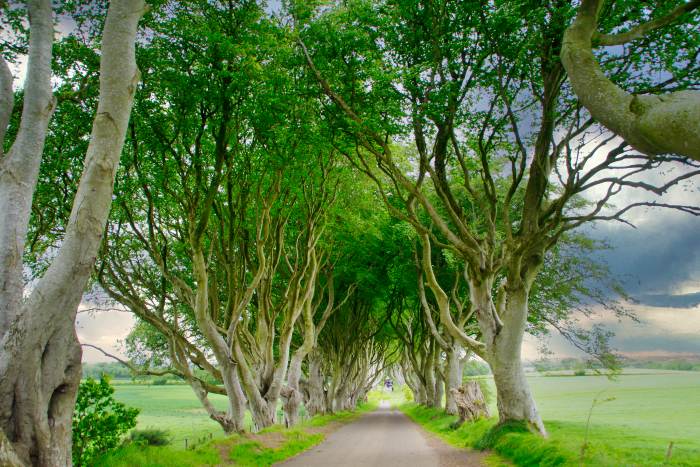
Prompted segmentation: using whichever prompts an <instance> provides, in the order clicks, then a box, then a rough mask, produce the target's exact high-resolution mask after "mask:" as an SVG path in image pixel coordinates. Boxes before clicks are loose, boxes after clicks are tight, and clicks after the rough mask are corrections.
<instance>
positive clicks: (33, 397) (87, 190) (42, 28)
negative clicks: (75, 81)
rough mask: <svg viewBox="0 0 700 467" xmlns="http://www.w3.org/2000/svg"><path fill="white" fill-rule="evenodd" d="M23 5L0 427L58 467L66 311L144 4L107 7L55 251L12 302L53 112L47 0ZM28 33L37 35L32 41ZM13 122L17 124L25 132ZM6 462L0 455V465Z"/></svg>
mask: <svg viewBox="0 0 700 467" xmlns="http://www.w3.org/2000/svg"><path fill="white" fill-rule="evenodd" d="M30 11H31V13H30V20H31V22H32V23H31V24H32V26H31V32H32V35H33V36H34V37H35V41H34V42H30V61H31V60H32V57H33V61H31V62H30V68H31V69H32V70H34V71H33V73H35V75H37V76H38V78H37V81H36V82H34V81H33V79H34V78H31V79H30V76H29V75H28V78H27V86H28V87H29V88H28V90H32V89H34V86H37V87H39V89H38V90H36V91H31V92H30V95H29V96H26V97H25V109H26V113H25V110H24V109H23V113H22V124H21V126H20V133H19V134H18V137H17V140H16V141H15V143H14V144H13V147H12V149H11V151H10V152H11V153H12V154H8V156H7V158H6V159H3V172H2V178H1V179H0V207H2V209H0V212H2V214H3V216H8V218H11V217H12V216H14V215H19V216H20V219H21V222H17V221H16V220H10V222H5V219H3V222H2V226H3V227H2V228H3V229H4V230H5V229H6V227H7V226H8V225H11V228H9V229H8V230H9V233H8V230H5V232H4V233H2V234H0V239H1V245H0V248H1V249H2V252H1V253H0V259H1V260H2V262H3V267H2V270H3V274H5V275H4V276H3V279H2V280H3V288H2V290H0V296H2V307H3V308H2V310H1V315H2V320H3V321H2V322H3V329H4V333H3V335H2V337H1V340H0V348H1V349H2V351H1V352H0V428H1V429H2V431H3V432H4V435H5V436H6V437H7V439H8V440H9V443H10V444H11V446H12V449H13V450H14V452H15V454H16V455H17V457H19V458H20V459H21V460H22V462H23V463H25V464H33V465H39V466H66V465H70V464H71V417H72V414H73V407H74V405H75V397H76V394H77V389H78V385H79V382H80V361H81V349H80V345H79V343H78V340H77V336H76V335H75V329H74V322H75V316H76V312H77V308H78V305H79V303H80V300H81V298H82V292H83V290H84V288H85V285H86V283H87V280H88V278H89V276H90V273H91V271H92V267H93V264H94V261H95V256H96V254H97V250H98V247H99V244H100V241H101V237H102V232H103V230H104V227H105V222H106V220H107V215H108V213H109V207H110V204H111V197H112V188H113V183H114V175H115V173H116V169H117V166H118V163H119V156H120V155H121V149H122V146H123V143H124V136H125V133H126V127H127V123H128V119H129V114H130V112H131V106H132V103H133V95H134V92H135V87H136V83H137V81H138V78H139V74H138V70H137V68H136V62H135V59H134V48H135V46H134V43H135V38H136V28H137V25H138V21H139V19H140V17H141V15H142V14H143V12H144V11H145V4H144V3H143V1H142V0H123V1H120V2H113V3H112V4H111V5H110V7H109V11H108V14H107V19H106V22H105V27H104V32H103V39H102V57H101V61H100V98H99V103H98V108H97V114H96V117H95V119H94V122H93V127H92V134H91V138H90V143H89V145H88V150H87V154H86V158H85V165H84V170H83V174H82V176H81V179H80V184H79V186H78V190H77V193H76V196H75V200H74V203H73V209H72V212H71V215H70V218H69V221H68V225H67V228H66V235H65V237H64V239H63V243H62V245H61V247H60V249H59V251H58V253H57V256H56V258H55V259H54V261H53V262H52V263H51V265H50V266H49V268H48V269H47V271H46V273H45V274H44V276H43V277H42V278H41V279H40V280H39V281H38V283H37V284H36V286H35V287H34V288H33V290H32V291H31V294H30V296H29V298H28V299H27V300H26V302H24V303H21V296H22V293H23V288H24V284H23V283H22V278H21V268H22V265H21V252H22V249H23V247H24V243H23V242H24V238H23V237H24V236H26V229H27V222H28V214H26V215H25V214H24V212H25V210H28V209H29V207H30V203H31V196H32V193H33V190H34V186H35V185H36V177H37V169H35V167H34V165H35V164H36V165H37V166H38V163H39V161H40V159H41V152H42V150H43V139H44V136H45V132H46V129H45V127H46V125H47V122H48V118H49V117H50V114H51V112H52V110H53V99H52V97H51V92H50V87H47V86H46V82H45V81H44V80H45V79H47V78H46V75H47V73H48V76H49V77H50V62H47V59H48V60H50V48H51V41H52V39H53V23H52V19H51V10H50V3H49V2H48V1H35V2H32V3H30ZM46 34H48V36H47V35H46ZM37 37H41V38H42V39H41V40H38V42H37V39H36V38H37ZM32 49H34V50H32ZM32 70H30V72H31V71H32ZM32 76H34V75H32ZM26 99H29V100H30V103H27V102H26ZM22 128H26V130H25V131H24V134H22ZM32 138H34V139H32ZM36 139H39V140H40V142H41V145H39V144H37V140H36ZM15 147H17V149H15ZM13 185H14V186H13ZM5 207H8V209H4V208H5ZM16 255H19V256H16ZM17 261H18V262H19V266H18V267H17V266H16V264H15V262H17ZM6 266H9V269H5V267H6ZM18 273H19V276H16V275H15V274H18ZM18 297H19V302H18ZM5 461H6V459H0V464H2V463H3V462H5Z"/></svg>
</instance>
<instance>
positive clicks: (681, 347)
mask: <svg viewBox="0 0 700 467" xmlns="http://www.w3.org/2000/svg"><path fill="white" fill-rule="evenodd" d="M613 345H614V346H615V347H617V348H618V349H619V350H620V351H626V352H642V351H644V352H649V351H665V352H669V353H692V354H700V339H698V335H697V334H673V335H647V336H630V337H627V336H617V337H616V338H615V339H614V341H613Z"/></svg>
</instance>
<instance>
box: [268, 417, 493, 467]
mask: <svg viewBox="0 0 700 467" xmlns="http://www.w3.org/2000/svg"><path fill="white" fill-rule="evenodd" d="M482 458H483V454H481V453H475V452H468V451H464V450H460V449H455V448H453V447H451V446H448V445H446V444H445V443H443V442H442V441H440V440H439V439H437V438H436V437H434V436H432V435H430V434H428V433H426V432H424V431H423V429H422V428H420V427H419V426H418V425H416V424H415V423H413V422H412V421H411V420H410V419H409V418H408V417H406V416H405V415H404V414H402V413H401V412H399V411H398V410H392V409H391V408H389V407H388V406H387V405H383V406H382V407H381V408H379V409H378V410H376V411H374V412H371V413H369V414H366V415H363V416H362V417H360V418H359V419H358V420H356V421H354V422H352V423H349V424H347V425H345V426H343V427H341V428H340V429H338V430H336V431H334V432H333V433H331V434H330V435H328V436H327V437H326V439H325V441H323V442H322V443H321V444H319V445H317V446H315V447H313V448H311V449H310V450H309V451H306V452H305V453H302V454H300V455H299V456H297V457H294V458H292V459H290V460H288V461H286V462H283V463H281V464H277V465H278V466H280V467H281V466H284V467H345V466H347V467H408V466H410V467H456V466H469V467H471V466H481V465H482V463H481V459H482Z"/></svg>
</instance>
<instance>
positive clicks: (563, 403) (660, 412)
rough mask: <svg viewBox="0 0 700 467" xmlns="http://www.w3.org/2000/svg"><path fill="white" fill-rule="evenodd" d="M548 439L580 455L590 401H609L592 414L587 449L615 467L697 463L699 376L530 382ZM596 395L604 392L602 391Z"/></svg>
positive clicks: (676, 374) (671, 374)
mask: <svg viewBox="0 0 700 467" xmlns="http://www.w3.org/2000/svg"><path fill="white" fill-rule="evenodd" d="M529 381H530V384H531V387H532V390H533V392H534V394H535V398H536V400H537V402H538V405H539V407H540V413H541V414H542V418H543V419H544V420H545V422H546V423H547V425H548V429H549V430H550V432H551V437H552V439H554V440H557V441H558V442H560V443H561V444H562V445H564V446H566V447H567V448H569V449H570V450H572V451H576V452H578V451H580V449H581V444H582V440H583V436H584V435H583V433H584V431H585V426H586V418H587V417H588V413H589V410H590V408H591V404H592V401H593V399H594V398H596V397H597V398H598V399H599V400H600V399H607V398H614V400H611V401H609V402H605V403H603V404H601V405H598V406H597V407H595V408H594V409H593V413H592V416H591V424H590V432H589V442H590V443H591V447H590V448H589V451H591V454H592V455H593V456H595V454H596V450H598V451H600V454H601V456H602V455H603V454H605V455H606V457H610V458H611V464H612V465H614V464H617V465H660V464H661V463H662V462H663V461H664V457H665V453H666V450H667V448H668V445H669V442H671V441H673V442H674V447H673V453H672V459H677V460H680V461H681V462H682V463H684V464H686V465H700V372H681V371H678V372H665V373H656V374H654V373H651V372H650V373H647V374H639V372H633V373H631V374H623V375H621V376H619V377H618V378H617V379H616V380H615V381H610V380H608V379H607V378H606V377H602V376H556V377H543V376H540V377H537V376H535V377H531V378H529ZM601 391H603V392H602V393H601Z"/></svg>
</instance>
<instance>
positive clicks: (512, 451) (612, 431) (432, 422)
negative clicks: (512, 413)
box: [398, 403, 700, 467]
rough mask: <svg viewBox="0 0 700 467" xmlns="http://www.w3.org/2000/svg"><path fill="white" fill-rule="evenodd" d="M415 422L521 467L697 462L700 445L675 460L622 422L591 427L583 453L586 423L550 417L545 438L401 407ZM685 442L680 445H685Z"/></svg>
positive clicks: (681, 451)
mask: <svg viewBox="0 0 700 467" xmlns="http://www.w3.org/2000/svg"><path fill="white" fill-rule="evenodd" d="M398 408H399V409H400V410H401V411H403V412H404V413H405V414H406V415H408V417H410V418H411V419H412V420H413V421H415V422H416V423H418V424H420V425H422V426H423V427H424V428H425V429H426V430H428V431H430V432H432V433H434V434H436V435H437V436H439V437H440V438H441V439H443V440H444V441H446V442H447V443H449V444H452V445H453V446H457V447H469V448H473V449H491V450H492V451H494V452H495V453H497V454H498V455H500V456H501V457H503V458H505V459H507V460H509V461H510V462H512V463H513V464H515V465H521V466H567V465H572V466H574V465H575V466H582V465H584V466H616V467H617V466H661V465H669V466H670V465H673V466H698V465H700V450H698V449H696V448H694V447H692V446H682V445H680V444H679V449H676V450H675V451H674V453H673V456H672V458H671V459H666V450H665V449H659V447H658V446H659V445H658V443H656V441H658V440H656V439H652V438H650V437H649V436H648V435H646V434H637V433H635V432H634V430H633V429H632V430H630V429H628V428H624V429H623V428H622V427H619V426H606V425H602V426H592V427H591V430H592V431H593V432H594V433H595V436H594V437H591V438H590V439H589V440H588V443H587V447H586V449H585V452H584V453H583V455H582V454H581V448H582V446H583V440H584V431H585V425H583V424H581V423H569V422H567V423H563V422H549V423H545V424H546V426H547V429H548V430H549V434H550V436H549V438H548V439H543V438H541V437H539V436H537V435H535V434H533V433H531V432H530V431H528V429H527V428H526V427H524V426H522V425H519V424H508V425H500V426H497V425H496V422H497V420H496V419H489V420H479V421H477V422H474V423H465V424H464V425H462V426H461V427H460V428H458V429H452V428H450V425H451V424H452V423H453V422H454V421H455V420H456V419H457V417H455V416H450V415H446V414H445V413H444V411H442V410H441V409H432V408H426V407H423V406H420V405H417V404H414V403H407V404H402V405H400V406H399V407H398ZM681 446H682V447H681Z"/></svg>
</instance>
